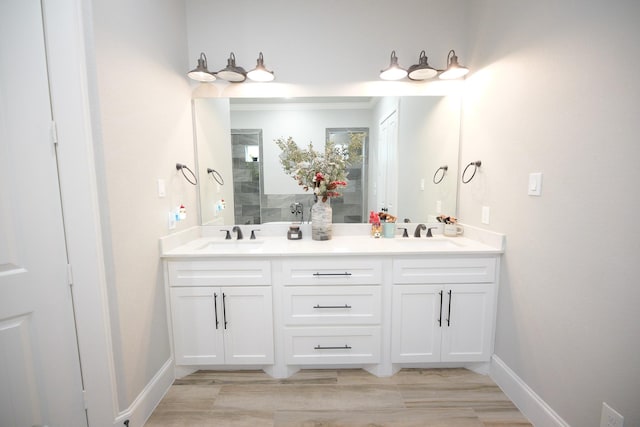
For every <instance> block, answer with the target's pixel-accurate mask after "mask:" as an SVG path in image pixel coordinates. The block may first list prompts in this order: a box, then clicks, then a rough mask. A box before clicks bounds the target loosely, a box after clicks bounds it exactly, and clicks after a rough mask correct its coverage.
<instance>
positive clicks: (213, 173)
mask: <svg viewBox="0 0 640 427" xmlns="http://www.w3.org/2000/svg"><path fill="white" fill-rule="evenodd" d="M207 173H210V174H211V176H212V177H213V179H215V180H216V182H217V183H218V184H220V185H224V179H222V175H220V172H218V171H217V170H215V169H211V168H207Z"/></svg>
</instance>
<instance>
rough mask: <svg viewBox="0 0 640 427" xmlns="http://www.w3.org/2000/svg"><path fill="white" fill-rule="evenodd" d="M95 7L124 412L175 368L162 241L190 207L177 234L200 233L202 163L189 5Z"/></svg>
mask: <svg viewBox="0 0 640 427" xmlns="http://www.w3.org/2000/svg"><path fill="white" fill-rule="evenodd" d="M92 5H93V22H92V24H93V35H94V37H95V52H93V53H94V54H95V60H96V64H95V66H96V73H97V76H96V77H97V91H98V94H97V95H98V96H99V99H98V104H97V105H96V106H95V107H96V113H97V117H98V119H99V123H96V125H97V126H98V128H99V129H100V134H101V139H102V140H101V141H100V144H99V147H97V150H96V152H97V162H98V164H99V165H101V167H100V176H99V178H100V182H99V185H100V187H101V188H102V192H103V194H102V205H103V212H102V217H103V221H104V227H103V228H104V230H103V233H104V238H105V242H104V245H105V253H106V257H107V260H106V263H107V265H106V267H107V271H106V273H107V277H108V285H107V286H108V291H109V304H110V315H111V328H112V331H111V332H112V340H113V357H114V364H115V373H116V380H117V389H118V403H119V408H120V411H123V410H126V409H127V408H128V407H129V406H130V405H131V404H132V402H133V401H134V399H135V398H136V397H137V396H138V395H139V394H140V392H142V391H143V389H144V388H145V386H147V384H148V383H149V382H150V380H151V379H152V378H153V376H154V375H155V374H156V373H157V372H158V371H159V370H160V368H161V367H162V366H163V365H164V363H165V362H166V361H167V360H169V358H170V349H169V337H168V333H167V320H166V319H167V313H166V308H165V297H164V285H163V275H162V270H161V267H160V260H159V257H158V255H159V253H158V238H159V237H161V236H163V235H166V234H168V232H169V230H168V228H167V224H168V215H169V211H170V210H171V209H172V208H174V207H175V206H178V205H180V204H184V205H185V206H186V207H187V212H188V217H187V220H185V221H183V222H181V223H180V224H178V227H177V229H176V231H178V230H181V229H184V228H185V227H188V226H193V225H196V224H197V209H196V195H195V187H193V186H192V185H190V184H188V183H187V182H186V181H185V180H184V178H183V177H182V175H178V174H177V172H176V169H175V164H176V163H177V162H180V163H186V164H188V165H189V166H193V162H194V160H193V159H194V154H193V134H192V129H191V107H190V94H191V91H190V87H189V83H188V82H187V80H186V79H185V77H184V73H185V70H187V68H188V66H189V64H188V60H187V54H186V50H185V48H186V44H187V41H186V28H185V25H186V19H185V16H184V15H185V11H184V1H182V0H162V1H150V0H137V1H135V2H129V1H124V0H117V1H103V0H94V1H93V3H92ZM192 169H193V168H192ZM158 178H162V179H164V180H165V181H166V191H167V196H166V197H165V198H159V197H158V193H157V179H158Z"/></svg>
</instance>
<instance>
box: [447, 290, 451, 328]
mask: <svg viewBox="0 0 640 427" xmlns="http://www.w3.org/2000/svg"><path fill="white" fill-rule="evenodd" d="M447 326H451V289H449V313H448V314H447Z"/></svg>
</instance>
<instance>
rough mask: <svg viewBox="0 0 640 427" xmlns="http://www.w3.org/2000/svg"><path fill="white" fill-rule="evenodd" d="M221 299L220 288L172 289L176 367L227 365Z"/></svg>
mask: <svg viewBox="0 0 640 427" xmlns="http://www.w3.org/2000/svg"><path fill="white" fill-rule="evenodd" d="M221 298H222V295H221V292H220V289H219V288H211V287H185V288H171V317H172V327H173V347H174V353H175V359H176V365H216V364H222V363H224V353H223V337H222V331H223V329H222V328H223V323H222V313H221V312H220V311H221V307H222V302H221ZM216 304H217V307H216Z"/></svg>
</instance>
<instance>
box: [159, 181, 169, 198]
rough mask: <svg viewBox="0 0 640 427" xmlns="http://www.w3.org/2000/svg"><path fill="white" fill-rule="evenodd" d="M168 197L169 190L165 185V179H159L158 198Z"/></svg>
mask: <svg viewBox="0 0 640 427" xmlns="http://www.w3.org/2000/svg"><path fill="white" fill-rule="evenodd" d="M166 195H167V188H166V186H165V185H164V179H159V178H158V197H165V196H166Z"/></svg>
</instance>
